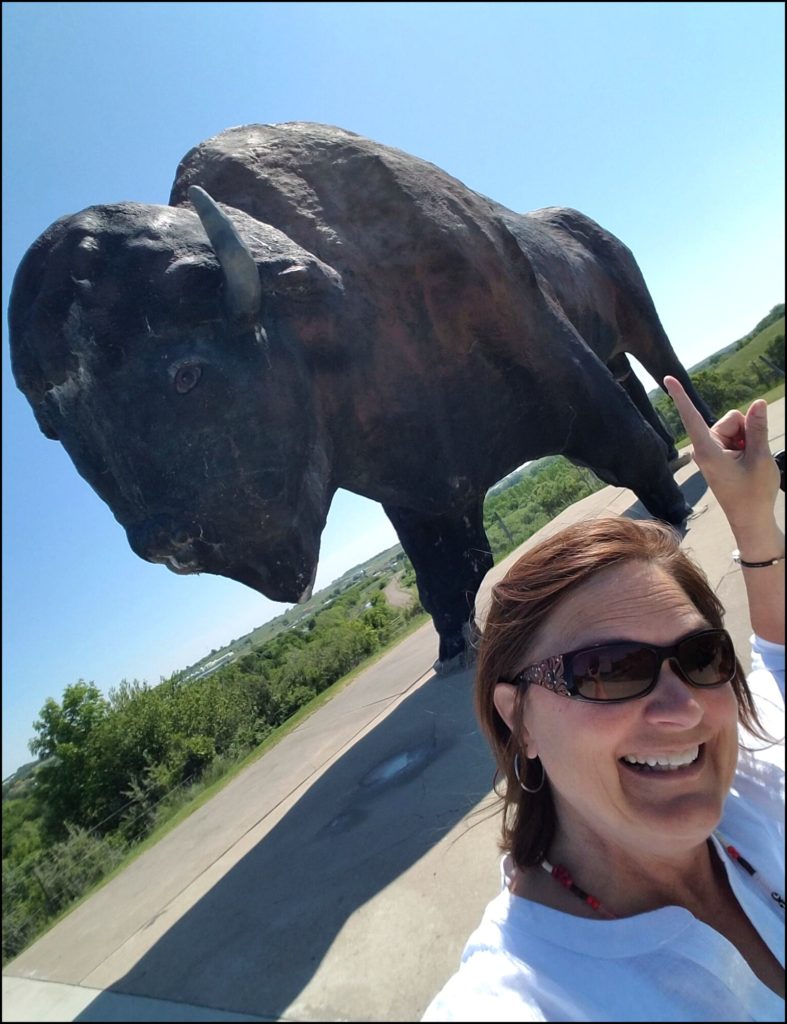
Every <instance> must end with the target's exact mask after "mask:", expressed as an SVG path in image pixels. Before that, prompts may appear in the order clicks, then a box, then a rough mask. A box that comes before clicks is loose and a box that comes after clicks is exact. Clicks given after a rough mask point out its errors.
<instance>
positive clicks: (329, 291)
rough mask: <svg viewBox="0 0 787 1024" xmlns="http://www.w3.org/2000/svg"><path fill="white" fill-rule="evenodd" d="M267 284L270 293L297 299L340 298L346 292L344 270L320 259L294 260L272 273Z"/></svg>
mask: <svg viewBox="0 0 787 1024" xmlns="http://www.w3.org/2000/svg"><path fill="white" fill-rule="evenodd" d="M266 276H267V275H266ZM266 284H267V287H266V288H265V292H266V293H268V294H270V295H272V296H276V297H277V298H280V299H284V300H288V299H289V300H292V301H293V302H294V303H298V302H319V301H320V300H325V299H336V298H339V297H340V296H341V295H343V294H344V284H343V283H342V277H341V274H339V273H337V272H336V271H335V270H334V269H333V267H329V266H328V265H327V264H326V263H322V262H321V261H319V260H316V259H315V260H314V261H308V262H298V263H291V264H290V265H289V266H286V267H284V268H283V269H282V270H279V271H277V272H276V273H275V274H273V275H272V276H271V277H269V278H268V279H267V281H266Z"/></svg>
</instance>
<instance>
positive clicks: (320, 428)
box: [9, 123, 712, 667]
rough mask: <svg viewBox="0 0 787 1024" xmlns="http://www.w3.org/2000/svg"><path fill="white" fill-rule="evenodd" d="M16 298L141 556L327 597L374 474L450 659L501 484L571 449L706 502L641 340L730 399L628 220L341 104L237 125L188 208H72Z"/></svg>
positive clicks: (653, 490)
mask: <svg viewBox="0 0 787 1024" xmlns="http://www.w3.org/2000/svg"><path fill="white" fill-rule="evenodd" d="M9 320H10V338H11V354H12V361H13V370H14V375H15V378H16V381H17V383H18V385H19V387H20V388H21V389H22V391H23V392H24V394H25V395H26V396H27V398H28V400H29V402H30V404H31V405H32V407H33V410H34V412H35V416H36V419H37V421H38V423H39V425H40V427H41V429H42V430H43V432H44V433H45V434H46V436H47V437H50V438H54V439H58V440H60V441H61V442H62V444H63V445H64V447H65V449H66V451H67V452H68V453H69V455H70V456H71V458H72V459H73V461H74V464H75V466H76V468H77V469H78V471H79V472H80V473H81V475H82V476H83V477H84V478H85V479H86V480H87V481H88V483H89V484H90V485H91V486H92V487H93V488H94V489H95V490H96V491H97V493H98V494H99V495H100V496H101V498H102V499H103V500H104V501H105V502H106V503H107V504H108V505H109V506H110V508H111V509H112V511H113V513H114V515H115V517H116V518H117V520H118V522H119V523H120V524H121V525H122V526H123V527H124V528H125V530H126V532H127V535H128V540H129V543H130V544H131V547H132V548H133V550H134V551H135V552H136V553H137V554H138V555H139V556H140V557H142V558H145V559H147V560H148V561H151V562H160V563H163V564H165V565H166V566H168V567H169V568H170V569H172V570H174V571H175V572H179V573H195V572H207V573H216V574H218V575H221V576H228V577H230V578H231V579H235V580H239V581H240V582H241V583H244V584H246V585H248V586H249V587H252V588H254V589H255V590H258V591H259V592H260V593H262V594H264V595H266V596H267V597H269V598H271V599H273V600H275V601H286V602H296V601H302V600H304V599H306V598H307V597H308V595H309V594H310V592H311V588H312V584H313V581H314V576H315V571H316V566H317V559H318V552H319V547H320V534H321V532H322V529H323V526H324V525H325V521H326V516H327V513H328V508H329V506H330V504H331V499H332V497H333V494H334V492H335V491H336V489H337V488H340V487H343V488H346V489H348V490H350V491H354V492H356V493H357V494H361V495H365V496H366V497H368V498H372V499H374V500H375V501H379V502H381V503H382V505H383V508H384V509H385V512H386V513H387V515H388V516H389V518H390V520H391V522H392V523H393V525H394V527H395V528H396V531H397V533H398V535H399V538H400V540H401V543H402V546H403V547H404V550H405V551H406V552H407V554H408V555H409V557H410V559H411V561H412V563H413V566H414V568H415V572H416V576H417V581H418V588H419V592H420V595H421V601H422V603H423V605H424V607H425V608H426V609H427V610H428V611H429V612H430V614H431V615H432V617H433V620H434V623H435V626H436V629H437V631H438V633H439V636H440V649H439V662H440V664H441V666H443V667H445V666H448V665H453V664H456V661H455V659H457V657H458V656H460V655H462V654H463V652H464V644H465V637H466V635H467V627H468V625H469V624H470V623H471V622H472V615H473V608H474V598H475V595H476V592H477V590H478V587H479V584H480V582H481V580H482V578H483V576H484V574H485V573H486V572H487V570H488V569H489V568H490V566H491V565H492V557H491V554H490V550H489V544H488V541H487V538H486V536H485V533H484V528H483V521H482V506H483V501H484V496H485V494H486V492H487V489H488V488H489V487H490V486H491V485H492V484H494V483H495V482H496V481H497V480H499V479H500V478H501V477H502V476H504V475H505V474H507V473H508V472H510V471H511V470H513V469H514V468H515V467H517V466H520V465H521V464H522V463H523V462H525V461H527V460H529V459H535V458H538V457H539V456H543V455H547V454H550V453H558V452H559V453H562V454H563V455H565V456H567V457H568V458H570V459H572V460H574V461H576V462H578V463H581V464H585V465H588V466H590V467H592V469H594V470H595V471H596V473H598V475H599V476H601V477H602V478H603V479H604V480H606V481H609V482H613V483H616V484H619V485H621V486H626V487H629V488H631V489H632V491H634V493H635V494H636V495H637V496H638V497H639V498H640V499H641V501H642V502H643V504H644V505H645V506H646V507H647V508H648V509H649V510H650V512H651V513H652V514H653V515H654V516H657V517H659V518H661V519H663V520H666V521H667V522H670V523H674V524H677V523H680V522H681V521H682V520H683V519H684V518H685V517H686V515H687V513H688V512H689V511H690V509H689V508H688V507H687V506H686V504H685V502H684V500H683V497H682V495H681V492H680V490H679V489H678V487H677V485H676V484H675V481H674V480H673V477H672V474H671V472H670V468H669V459H670V458H672V457H673V456H674V455H675V451H674V448H673V442H672V438H671V437H670V435H669V434H668V433H667V432H666V430H665V428H664V427H663V425H662V424H661V421H660V420H659V418H658V416H656V415H655V413H654V411H653V409H652V408H651V405H650V402H649V401H648V399H647V396H646V394H645V392H644V390H643V388H642V386H641V385H640V384H639V382H638V380H637V378H636V377H635V376H634V374H633V373H631V372H630V366H629V363H628V360H627V356H626V353H630V354H631V355H633V356H634V357H636V359H637V360H638V361H639V362H640V363H641V364H642V365H643V366H644V367H645V368H646V369H647V370H648V371H649V373H650V374H652V376H653V377H654V378H655V379H656V380H658V381H660V380H661V379H662V378H663V377H664V375H665V374H672V375H673V376H675V377H677V378H678V379H679V380H680V381H681V382H682V383H683V385H684V386H685V387H686V389H687V390H688V391H689V393H690V394H691V395H692V397H693V398H694V400H695V402H697V404H698V405H699V407H700V408H701V409H702V411H703V414H704V415H706V416H707V418H708V420H709V422H711V421H712V418H711V414H710V411H709V410H708V409H707V408H706V407H705V405H704V404H703V403H702V401H701V399H700V398H699V396H697V395H696V393H695V392H694V389H693V388H692V386H691V382H690V381H689V379H688V377H687V374H686V372H685V371H684V369H683V367H682V366H681V364H680V363H679V361H678V359H677V357H676V355H675V353H674V351H673V349H672V347H671V345H670V343H669V340H668V339H667V337H666V334H665V332H664V330H663V329H662V327H661V324H660V322H659V319H658V316H657V314H656V311H655V309H654V306H653V302H652V300H651V298H650V295H649V294H648V290H647V288H646V286H645V282H644V280H643V278H642V275H641V273H640V271H639V269H638V267H637V264H636V263H635V261H634V258H633V257H632V255H631V253H630V251H629V250H628V249H627V248H626V247H625V246H624V245H623V244H622V243H621V242H619V241H618V240H617V239H616V238H614V237H613V236H612V235H610V234H609V233H608V232H606V231H604V230H603V229H602V228H601V227H599V226H598V225H597V224H596V223H594V222H593V221H592V220H590V219H589V218H588V217H585V216H583V215H582V214H581V213H577V212H576V211H575V210H570V209H560V208H548V209H544V210H536V211H535V212H533V213H528V214H518V213H514V212H512V211H511V210H509V209H506V208H505V207H504V206H501V205H499V204H498V203H495V202H493V201H492V200H490V199H487V198H485V197H484V196H482V195H479V194H478V193H477V192H473V191H472V190H470V189H469V188H467V187H465V186H464V185H463V184H462V183H461V182H459V181H457V180H456V179H455V178H452V177H450V176H449V175H448V174H446V173H444V172H443V171H441V170H440V169H439V168H437V167H435V166H434V165H433V164H430V163H426V162H425V161H423V160H419V159H417V158H415V157H412V156H409V155H407V154H406V153H403V152H401V151H400V150H396V149H391V148H388V147H386V146H382V145H379V144H378V143H376V142H372V141H370V140H368V139H365V138H362V137H360V136H358V135H355V134H353V133H352V132H348V131H343V130H341V129H339V128H333V127H328V126H325V125H319V124H305V123H291V124H280V125H249V126H245V127H239V128H232V129H230V130H229V131H225V132H222V133H221V134H219V135H217V136H216V137H215V138H212V139H209V140H208V141H207V142H204V143H202V144H201V145H200V146H197V147H196V148H195V149H193V150H191V152H190V153H188V154H187V155H186V157H185V158H184V159H183V161H182V162H181V164H180V167H179V168H178V171H177V175H176V178H175V182H174V185H173V188H172V194H171V197H170V205H169V206H151V205H143V204H139V203H132V202H123V203H118V204H116V205H107V206H94V207H90V208H89V209H87V210H83V211H82V212H81V213H76V214H73V215H71V216H67V217H64V218H62V219H61V220H59V221H57V222H56V223H55V224H53V225H52V226H51V227H50V228H48V229H47V231H45V232H44V234H43V235H41V237H40V238H39V239H38V240H37V241H36V242H35V243H34V244H33V245H32V246H31V248H30V249H29V250H28V252H27V253H26V255H25V257H24V259H23V261H22V263H21V265H20V267H19V269H18V272H17V275H16V278H15V281H14V286H13V292H12V296H11V302H10V309H9Z"/></svg>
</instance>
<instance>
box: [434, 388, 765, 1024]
mask: <svg viewBox="0 0 787 1024" xmlns="http://www.w3.org/2000/svg"><path fill="white" fill-rule="evenodd" d="M665 386H666V387H667V389H668V391H669V393H670V395H671V397H672V398H673V400H674V401H675V404H676V406H677V408H678V411H679V412H680V414H681V417H682V419H683V422H684V424H685V426H686V428H687V431H688V434H689V436H690V438H691V441H692V443H693V446H694V458H695V461H696V462H697V464H698V466H699V467H700V469H701V470H702V472H703V474H704V476H705V478H706V480H707V482H708V485H709V486H710V488H711V489H712V490H713V493H714V494H715V496H716V498H717V499H718V502H719V504H720V506H721V508H722V510H723V511H724V513H725V515H726V517H727V520H728V522H729V524H730V527H731V529H732V532H733V534H734V536H735V539H736V541H737V544H738V547H739V551H740V554H739V555H738V554H737V553H736V557H737V558H738V559H739V560H740V564H741V566H742V572H743V574H744V580H745V585H746V591H747V597H748V602H749V611H750V615H751V623H752V628H753V630H754V634H755V636H754V638H753V643H754V647H753V655H752V664H753V668H754V671H753V672H752V674H751V675H750V677H749V681H748V682H747V680H746V679H745V678H744V676H743V673H742V670H741V668H740V664H739V663H738V661H737V658H736V657H735V653H734V650H733V649H732V643H731V641H730V638H729V636H728V635H727V634H726V633H725V632H724V630H723V628H722V608H721V605H720V603H719V601H718V599H717V598H716V596H715V594H714V592H713V590H712V589H711V588H710V586H709V585H708V583H707V580H706V579H705V577H704V575H703V573H702V572H701V571H700V570H699V569H698V568H697V567H696V566H694V565H693V563H692V562H691V561H690V560H689V559H688V558H687V557H686V555H685V554H684V553H683V552H682V550H681V549H680V546H679V542H678V539H677V538H676V537H675V536H674V534H673V533H672V532H671V531H669V530H668V529H667V528H665V527H663V526H661V525H660V524H656V523H638V522H634V521H631V520H628V519H625V518H616V519H613V520H598V521H596V522H590V523H582V524H579V525H577V526H574V527H570V528H569V529H568V530H564V531H562V532H561V533H560V534H558V535H556V536H554V537H552V538H550V539H549V540H547V541H546V542H545V543H543V544H541V545H539V546H538V547H536V548H533V549H531V550H530V551H528V552H527V553H526V554H525V555H524V556H523V557H522V558H521V559H520V560H519V561H518V562H517V563H516V564H515V566H514V567H513V568H512V569H511V570H510V571H509V573H508V575H507V576H506V578H505V579H504V580H503V581H502V582H501V583H499V584H497V586H496V587H495V588H494V589H493V597H492V605H491V608H490V612H489V615H488V618H487V623H486V626H485V629H484V635H483V639H482V642H481V646H480V650H479V658H478V666H477V679H476V708H477V712H478V715H479V718H480V721H481V723H482V726H483V727H484V729H485V732H486V734H487V736H488V738H489V740H490V742H491V744H492V748H493V751H494V754H495V757H496V760H497V764H498V769H499V774H500V775H501V777H502V780H503V783H504V787H505V788H504V793H503V799H504V807H505V810H504V825H503V841H502V843H501V846H502V848H503V850H504V851H505V854H506V856H505V857H504V859H503V888H502V891H501V893H500V894H499V895H498V897H497V898H496V899H495V900H493V901H492V903H490V904H489V906H488V907H487V910H486V912H485V914H484V917H483V920H482V922H481V925H480V926H479V928H478V929H477V930H476V931H475V932H474V933H473V935H472V936H471V937H470V939H469V941H468V943H467V946H466V947H465V951H464V954H463V957H462V963H461V966H460V969H459V971H458V972H457V973H456V974H455V975H454V976H453V978H451V979H450V980H449V981H448V983H447V984H446V986H445V987H444V988H443V990H442V991H441V992H440V993H439V994H438V996H437V997H436V998H435V999H434V1000H433V1002H432V1003H431V1005H430V1007H429V1008H428V1009H427V1012H426V1014H425V1016H424V1018H423V1019H424V1020H426V1021H436V1020H462V1021H471V1020H490V1021H504V1020H505V1021H509V1020H519V1021H523V1020H530V1021H541V1020H557V1021H576V1020H596V1021H618V1020H625V1021H637V1020H638V1021H668V1020H680V1021H692V1020H709V1021H710V1020H712V1021H739V1020H765V1021H783V1020H784V1001H783V1000H784V899H783V893H784V852H783V850H784V837H783V826H784V802H783V800H784V796H783V778H784V773H783V749H782V748H780V747H777V746H775V745H774V744H773V743H772V742H771V743H769V742H768V731H767V728H766V727H770V731H771V733H773V731H774V730H775V729H778V736H780V737H781V736H782V735H783V720H782V717H781V716H782V715H783V706H784V705H783V696H784V646H783V645H784V562H783V560H784V536H783V534H782V533H781V531H780V530H779V528H778V526H777V524H776V520H775V517H774V504H775V499H776V495H777V492H778V487H779V474H778V470H777V469H776V466H775V464H774V461H773V459H772V457H771V455H770V451H769V449H768V425H767V405H766V403H765V402H764V401H762V400H758V401H756V402H754V403H753V404H752V406H751V408H750V409H749V411H748V413H747V414H746V415H745V416H744V415H743V414H741V413H740V412H738V411H733V412H730V413H727V415H726V416H724V417H723V419H721V420H720V421H719V422H718V423H717V424H716V425H715V426H714V427H713V428H710V429H709V428H708V427H707V426H706V425H705V423H704V421H703V419H702V417H701V416H700V415H699V413H698V412H697V411H696V409H694V407H693V406H692V404H691V402H690V401H689V399H688V398H687V396H686V394H685V392H684V391H683V389H682V388H681V386H680V384H679V383H678V381H676V380H675V379H674V378H671V377H667V378H666V379H665ZM778 684H780V686H779V685H778ZM753 694H754V696H753ZM774 707H776V708H777V709H778V710H779V718H778V721H777V724H776V725H775V726H774V724H773V718H772V716H771V717H770V718H768V719H767V720H766V719H765V715H764V713H763V709H765V710H766V711H767V710H768V709H770V712H772V711H773V708H774ZM780 760H781V762H782V763H781V767H779V764H778V762H779V761H780Z"/></svg>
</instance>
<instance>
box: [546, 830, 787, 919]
mask: <svg viewBox="0 0 787 1024" xmlns="http://www.w3.org/2000/svg"><path fill="white" fill-rule="evenodd" d="M713 834H714V836H715V837H716V839H718V841H719V842H720V843H721V845H722V846H723V847H724V849H725V850H726V851H727V853H728V854H729V856H730V857H731V858H732V860H734V861H735V863H736V864H739V865H740V867H741V868H742V869H743V870H744V871H745V872H746V873H747V874H748V875H749V876H750V877H751V878H752V879H753V880H754V881H755V882H756V883H757V885H758V886H759V887H760V889H762V891H763V892H764V893H765V894H766V895H767V896H768V898H769V899H771V900H773V902H774V903H775V904H776V905H777V906H779V907H781V909H782V911H784V896H783V895H782V894H781V893H779V892H777V891H776V890H775V889H772V888H771V886H770V885H768V883H767V882H766V881H765V879H764V878H763V877H762V875H760V874H759V873H758V871H757V869H756V868H755V867H754V866H753V865H752V864H751V863H750V862H749V861H748V860H746V858H745V857H744V856H743V855H742V854H741V853H739V852H738V850H736V849H735V847H734V846H733V845H732V843H729V842H727V840H726V839H724V837H723V836H721V835H720V834H719V833H718V832H714V833H713ZM541 867H542V868H543V869H544V870H545V871H546V872H547V873H548V874H550V875H551V876H552V877H553V878H554V879H555V881H556V882H559V883H560V884H561V885H562V886H563V887H564V888H566V889H568V891H569V892H572V893H573V894H574V895H575V896H577V897H578V898H579V899H581V900H582V902H583V903H587V905H588V906H589V907H592V908H593V910H595V911H596V913H597V914H598V915H599V916H600V917H603V918H606V920H608V921H616V920H617V919H618V918H617V914H612V913H610V911H609V910H607V908H606V907H604V906H603V905H602V903H601V901H600V900H597V899H596V897H595V896H591V895H590V893H587V892H585V890H584V889H580V887H579V886H578V885H577V884H576V882H575V881H574V879H573V878H572V877H571V875H570V874H569V871H568V869H567V868H565V867H564V866H563V865H562V864H557V865H556V866H555V867H553V866H552V865H551V864H550V863H549V861H548V860H547V859H546V858H544V860H542V861H541Z"/></svg>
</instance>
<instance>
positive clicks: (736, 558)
mask: <svg viewBox="0 0 787 1024" xmlns="http://www.w3.org/2000/svg"><path fill="white" fill-rule="evenodd" d="M732 560H733V562H736V563H737V564H738V565H742V566H743V567H744V569H762V568H764V567H765V566H766V565H776V564H777V563H779V562H783V561H784V555H779V556H778V557H776V558H769V559H768V561H767V562H744V560H743V559H742V558H741V553H740V551H733V553H732Z"/></svg>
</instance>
